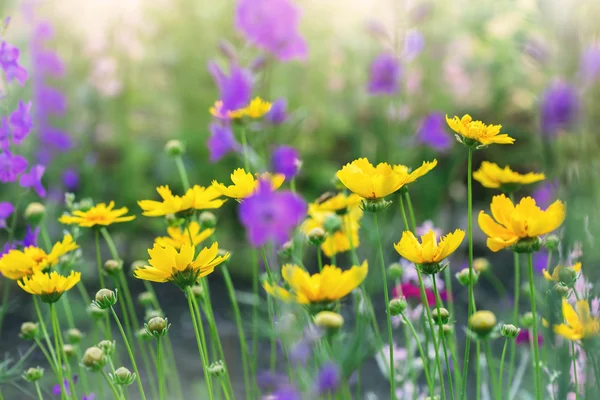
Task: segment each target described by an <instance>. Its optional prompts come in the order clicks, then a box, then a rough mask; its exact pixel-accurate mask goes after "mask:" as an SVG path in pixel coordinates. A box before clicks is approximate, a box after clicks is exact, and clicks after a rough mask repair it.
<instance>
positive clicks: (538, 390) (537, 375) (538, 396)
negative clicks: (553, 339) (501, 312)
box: [527, 253, 542, 400]
mask: <svg viewBox="0 0 600 400" xmlns="http://www.w3.org/2000/svg"><path fill="white" fill-rule="evenodd" d="M527 259H528V262H529V268H528V269H529V271H528V272H529V296H530V297H531V312H532V313H533V339H532V342H533V363H534V364H533V370H534V373H535V398H536V399H537V400H541V398H542V397H541V396H542V389H541V382H542V381H541V376H540V350H539V344H538V341H537V338H538V318H537V310H536V305H535V287H534V284H533V283H534V277H533V254H532V253H529V254H527Z"/></svg>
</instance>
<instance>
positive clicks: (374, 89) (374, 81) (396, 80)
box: [367, 53, 402, 95]
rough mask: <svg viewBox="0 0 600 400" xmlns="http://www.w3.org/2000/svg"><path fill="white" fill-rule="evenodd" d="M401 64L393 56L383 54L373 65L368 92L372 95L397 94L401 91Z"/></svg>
mask: <svg viewBox="0 0 600 400" xmlns="http://www.w3.org/2000/svg"><path fill="white" fill-rule="evenodd" d="M401 73H402V70H401V67H400V63H399V62H398V60H397V59H396V57H395V56H394V55H393V54H390V53H382V54H380V55H378V56H377V57H376V58H375V60H373V63H372V64H371V77H370V80H369V84H368V86H367V90H368V91H369V93H370V94H374V95H376V94H389V95H392V94H395V93H397V92H398V91H399V90H400V75H401Z"/></svg>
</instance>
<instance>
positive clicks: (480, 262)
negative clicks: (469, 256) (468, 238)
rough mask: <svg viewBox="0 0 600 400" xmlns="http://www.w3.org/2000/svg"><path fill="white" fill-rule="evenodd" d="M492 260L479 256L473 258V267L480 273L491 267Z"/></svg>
mask: <svg viewBox="0 0 600 400" xmlns="http://www.w3.org/2000/svg"><path fill="white" fill-rule="evenodd" d="M490 265H491V264H490V262H489V261H488V259H487V258H484V257H479V258H476V259H474V260H473V269H474V270H475V271H477V272H478V273H481V272H485V271H487V270H488V269H489V268H490Z"/></svg>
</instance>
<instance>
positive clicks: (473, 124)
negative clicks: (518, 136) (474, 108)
mask: <svg viewBox="0 0 600 400" xmlns="http://www.w3.org/2000/svg"><path fill="white" fill-rule="evenodd" d="M446 122H447V123H448V126H449V127H450V129H452V130H453V131H454V132H456V133H457V134H458V135H459V136H457V138H458V139H459V141H461V142H462V143H464V144H466V145H467V146H473V145H476V144H480V145H483V146H486V145H488V144H493V143H497V144H513V143H514V142H515V139H513V138H511V137H510V136H508V135H507V134H500V129H501V128H502V125H486V124H484V123H483V122H481V121H473V118H471V116H470V115H468V114H467V115H465V116H463V117H462V118H458V117H453V118H452V119H450V118H448V116H447V115H446Z"/></svg>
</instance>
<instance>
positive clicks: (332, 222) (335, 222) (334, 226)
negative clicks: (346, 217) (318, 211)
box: [323, 214, 342, 234]
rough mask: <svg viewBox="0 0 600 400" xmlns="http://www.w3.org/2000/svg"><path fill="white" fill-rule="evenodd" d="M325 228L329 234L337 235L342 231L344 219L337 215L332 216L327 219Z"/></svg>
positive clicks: (324, 224)
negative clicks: (336, 233)
mask: <svg viewBox="0 0 600 400" xmlns="http://www.w3.org/2000/svg"><path fill="white" fill-rule="evenodd" d="M323 228H324V229H325V231H326V232H327V233H330V234H331V233H335V232H338V231H340V230H341V229H342V219H341V218H340V217H338V216H337V215H336V214H330V215H328V216H327V217H325V222H324V223H323Z"/></svg>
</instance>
